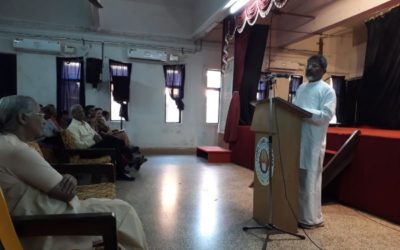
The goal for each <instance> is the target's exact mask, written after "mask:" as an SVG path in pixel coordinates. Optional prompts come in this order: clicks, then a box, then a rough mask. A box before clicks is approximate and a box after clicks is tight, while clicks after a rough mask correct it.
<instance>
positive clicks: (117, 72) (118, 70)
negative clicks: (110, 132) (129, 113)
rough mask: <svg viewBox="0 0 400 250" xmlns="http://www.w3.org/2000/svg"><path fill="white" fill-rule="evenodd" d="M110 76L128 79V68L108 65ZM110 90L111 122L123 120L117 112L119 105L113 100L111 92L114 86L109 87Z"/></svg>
mask: <svg viewBox="0 0 400 250" xmlns="http://www.w3.org/2000/svg"><path fill="white" fill-rule="evenodd" d="M110 68H111V73H112V76H125V77H128V67H127V66H125V65H110ZM110 88H111V89H110V90H111V94H110V97H111V121H119V120H121V119H122V120H125V119H124V118H123V117H120V116H119V111H120V109H121V104H119V103H118V102H116V101H115V100H114V96H113V94H112V93H113V91H114V85H113V84H111V85H110Z"/></svg>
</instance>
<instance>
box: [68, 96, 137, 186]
mask: <svg viewBox="0 0 400 250" xmlns="http://www.w3.org/2000/svg"><path fill="white" fill-rule="evenodd" d="M71 114H72V121H71V124H70V125H69V126H68V128H67V130H68V131H69V132H70V133H71V135H72V137H73V138H74V139H75V145H76V146H77V147H78V148H115V150H116V161H117V166H116V168H117V179H119V180H128V181H133V180H135V178H134V177H132V176H130V175H129V174H127V173H126V171H125V165H126V163H129V162H130V163H132V164H134V162H133V156H132V152H131V151H130V149H129V148H128V147H126V146H125V143H124V141H122V140H120V139H117V138H114V137H112V136H101V135H99V134H98V133H97V132H96V131H95V130H94V129H93V128H92V127H91V126H90V125H89V124H88V123H87V122H85V113H84V111H83V108H82V106H81V105H79V104H75V105H72V106H71ZM128 161H129V162H128Z"/></svg>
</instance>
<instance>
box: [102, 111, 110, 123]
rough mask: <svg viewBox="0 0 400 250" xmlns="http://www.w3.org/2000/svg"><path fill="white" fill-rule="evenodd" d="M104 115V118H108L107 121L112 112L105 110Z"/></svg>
mask: <svg viewBox="0 0 400 250" xmlns="http://www.w3.org/2000/svg"><path fill="white" fill-rule="evenodd" d="M102 115H103V116H104V119H106V121H108V120H110V112H108V111H107V110H103V112H102Z"/></svg>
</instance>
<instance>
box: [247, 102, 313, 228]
mask: <svg viewBox="0 0 400 250" xmlns="http://www.w3.org/2000/svg"><path fill="white" fill-rule="evenodd" d="M269 106H270V102H269V100H265V101H260V102H257V103H255V111H254V116H253V121H252V123H251V130H252V131H254V132H255V133H256V140H255V159H254V175H255V176H254V195H253V199H254V201H253V217H254V219H255V220H256V221H257V222H258V223H259V224H261V225H264V224H270V223H271V224H273V225H275V226H276V227H278V228H280V229H282V230H286V231H288V232H291V233H296V232H297V220H296V217H297V213H298V185H299V180H298V171H299V160H300V136H301V123H302V119H303V118H307V117H311V113H309V112H307V111H305V110H303V109H301V108H299V107H297V106H295V105H293V104H291V103H289V102H287V101H285V100H283V99H281V98H278V97H277V98H273V99H272V112H270V107H269ZM270 113H271V114H270ZM270 115H272V116H270ZM271 123H272V124H271ZM270 139H272V156H270V155H269V152H270V150H269V147H270V145H271V144H270ZM269 161H272V177H271V179H272V180H271V182H272V187H271V188H272V200H271V197H270V196H271V195H270V186H269V185H270V183H269V179H270V178H269V168H268V165H269ZM285 187H286V191H285ZM285 193H286V195H285ZM286 196H287V198H286ZM288 202H289V203H290V204H289V203H288ZM270 206H272V214H271V217H272V221H270V213H269V211H270V209H271V207H270ZM291 209H293V212H292V211H291ZM293 213H294V214H295V215H296V217H295V216H294V215H293Z"/></svg>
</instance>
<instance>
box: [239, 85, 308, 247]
mask: <svg viewBox="0 0 400 250" xmlns="http://www.w3.org/2000/svg"><path fill="white" fill-rule="evenodd" d="M274 84H276V79H275V78H271V83H270V85H269V93H268V98H269V117H268V124H269V126H268V127H269V128H272V127H273V124H274V119H273V117H274V116H273V113H272V112H273V107H272V105H273V101H272V99H273V98H274V97H275V89H274V88H273V85H274ZM277 136H279V134H277ZM268 146H269V147H268V158H269V161H268V173H269V174H268V181H269V187H268V194H269V201H270V204H269V209H268V221H269V223H267V224H265V225H263V226H252V227H243V228H242V229H243V231H247V230H252V229H266V230H267V233H266V235H265V240H264V244H263V247H262V249H263V250H265V249H267V246H268V242H269V241H271V239H270V237H269V236H270V235H272V232H271V231H275V232H277V233H283V234H289V235H292V236H295V237H297V238H299V239H302V240H304V239H305V238H306V237H305V236H303V235H301V234H296V233H291V232H288V231H286V230H283V229H281V228H279V227H277V226H275V225H274V224H273V223H272V218H273V212H272V210H273V204H272V201H273V193H272V171H273V169H272V167H273V166H272V162H273V161H272V159H273V157H272V156H273V151H272V135H269V136H268ZM281 167H282V166H281Z"/></svg>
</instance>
